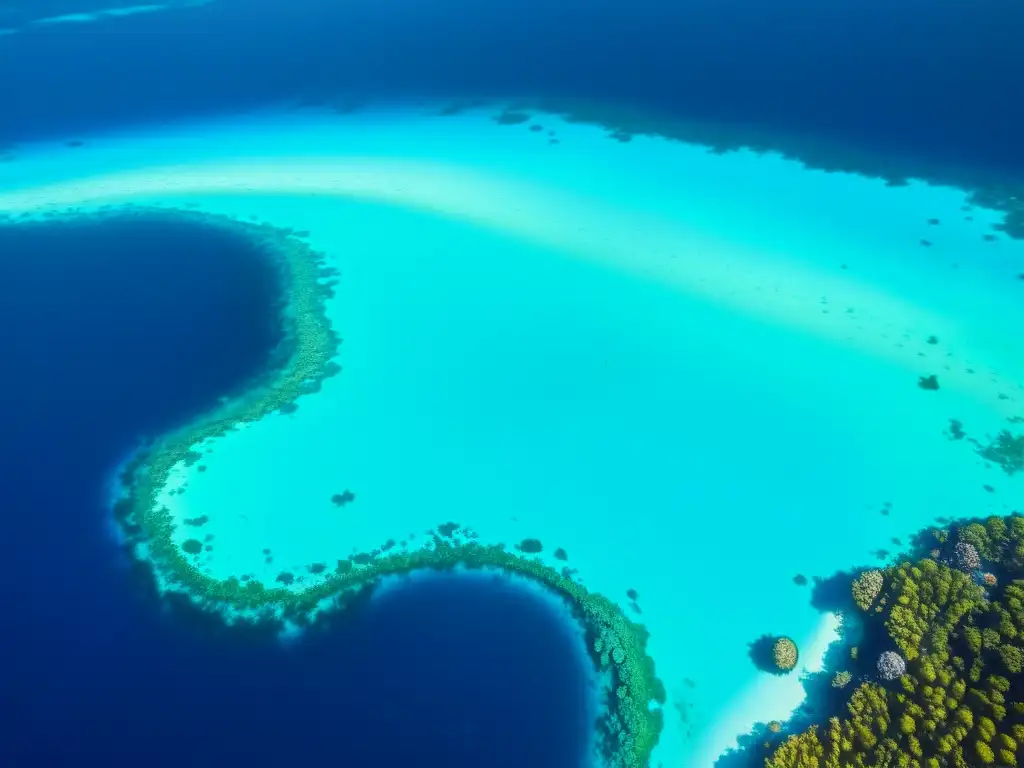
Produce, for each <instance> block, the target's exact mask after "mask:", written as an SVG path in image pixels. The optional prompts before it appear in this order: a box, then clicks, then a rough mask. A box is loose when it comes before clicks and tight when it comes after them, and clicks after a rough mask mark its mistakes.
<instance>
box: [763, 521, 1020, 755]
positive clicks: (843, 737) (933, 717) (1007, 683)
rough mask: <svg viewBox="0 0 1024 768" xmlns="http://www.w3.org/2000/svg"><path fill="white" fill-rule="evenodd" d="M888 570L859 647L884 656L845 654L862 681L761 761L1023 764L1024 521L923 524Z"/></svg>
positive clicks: (853, 675) (774, 746) (866, 615)
mask: <svg viewBox="0 0 1024 768" xmlns="http://www.w3.org/2000/svg"><path fill="white" fill-rule="evenodd" d="M983 564H984V566H985V567H986V568H987V569H988V571H987V573H986V574H984V575H979V574H978V573H977V572H978V569H980V568H981V567H982V565H983ZM882 575H883V582H884V584H883V589H882V591H881V593H880V595H879V597H878V600H877V603H876V604H875V607H874V609H873V610H870V611H867V612H865V613H863V614H862V615H861V619H862V622H863V627H862V631H863V638H862V639H861V641H860V642H861V645H863V646H866V647H869V648H873V649H877V651H878V653H879V655H878V656H877V657H875V656H874V655H873V654H872V656H870V657H868V658H872V659H874V658H877V662H876V663H875V664H874V665H872V666H867V665H866V664H865V663H863V662H865V661H867V659H866V658H865V654H863V653H862V654H860V661H859V660H858V658H856V657H853V656H852V654H851V658H850V659H849V660H844V662H843V663H844V664H850V665H851V670H850V671H851V679H852V680H855V681H857V685H855V686H853V685H851V686H850V689H851V691H850V693H849V695H848V696H846V695H845V691H843V692H842V694H843V695H842V697H841V698H839V699H837V700H836V701H835V702H834V703H835V704H836V707H835V708H833V710H832V711H831V712H828V711H817V712H816V714H815V718H816V722H815V723H814V724H811V725H808V726H807V727H806V728H805V729H804V730H802V731H801V732H799V733H795V734H792V735H790V736H788V737H787V738H785V740H784V741H781V742H779V741H778V739H776V740H775V741H774V742H771V743H769V746H768V751H767V753H766V755H765V762H764V765H765V766H766V768H869V767H875V766H877V767H878V768H889V767H890V766H892V767H893V768H984V766H992V767H993V768H1009V767H1011V766H1017V765H1018V764H1019V762H1020V761H1021V759H1022V758H1024V517H1022V516H1021V515H1018V514H1013V515H1010V516H1008V517H990V518H988V519H986V520H975V521H968V522H963V523H958V524H955V525H952V526H951V527H950V528H949V529H948V530H943V529H931V530H928V531H926V532H924V533H922V534H920V535H919V536H918V537H917V541H916V546H915V551H914V553H913V555H912V556H908V557H907V558H905V559H904V560H903V561H902V562H899V563H897V564H894V565H892V566H889V567H888V568H886V569H884V571H883V572H882ZM985 576H991V577H992V578H991V579H986V578H985ZM978 582H980V583H978ZM998 585H1002V586H998ZM837 677H838V676H837ZM839 693H840V692H839V691H837V692H836V694H837V695H839ZM778 738H779V739H781V738H782V736H779V737H778Z"/></svg>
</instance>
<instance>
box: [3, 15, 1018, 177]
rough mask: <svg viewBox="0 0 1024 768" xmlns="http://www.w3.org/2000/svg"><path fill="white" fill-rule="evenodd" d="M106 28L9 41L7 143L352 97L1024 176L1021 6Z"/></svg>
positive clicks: (323, 18)
mask: <svg viewBox="0 0 1024 768" xmlns="http://www.w3.org/2000/svg"><path fill="white" fill-rule="evenodd" d="M23 5H25V6H29V5H30V3H28V2H27V1H26V2H25V3H24V4H23ZM57 5H61V6H76V5H77V6H79V7H82V6H84V7H91V6H95V5H97V3H94V2H92V1H91V0H77V2H76V1H75V0H65V1H64V2H61V3H57ZM99 5H102V3H101V4H99ZM0 26H2V25H0ZM89 27H91V28H82V27H76V26H73V25H72V26H70V27H49V28H37V29H35V30H34V31H33V32H31V34H21V35H14V36H11V37H8V38H6V39H3V38H0V107H2V111H0V115H2V118H0V143H3V141H4V140H5V139H7V140H12V139H19V138H26V137H31V136H38V135H40V134H56V135H60V136H66V135H67V134H68V133H73V132H78V131H82V132H85V131H90V130H94V129H103V128H105V127H107V126H109V125H111V124H115V125H116V124H121V123H125V122H129V123H136V122H139V121H142V122H146V121H154V120H165V119H190V118H192V117H194V116H195V115H198V114H208V113H217V112H234V111H237V110H240V109H247V108H251V107H254V106H259V105H262V104H264V103H266V101H267V100H268V99H274V98H285V97H293V96H297V95H299V94H309V93H320V94H328V95H329V94H331V93H333V92H336V91H339V90H340V91H343V92H354V93H357V94H365V95H368V96H374V97H378V98H385V99H386V98H389V97H394V98H397V97H401V96H404V95H409V94H412V95H421V94H425V93H436V94H440V95H442V96H446V97H447V96H453V95H460V94H464V93H478V94H484V95H505V94H508V93H512V94H523V95H529V96H537V95H542V94H555V95H560V96H566V95H570V96H572V95H575V96H584V95H585V96H591V97H602V98H606V99H611V100H614V101H622V100H625V101H628V102H630V103H633V104H637V105H639V106H641V107H648V108H656V109H658V110H659V111H663V112H666V113H668V114H671V115H675V116H678V117H684V118H688V119H696V120H711V121H720V120H729V121H738V122H740V123H742V124H745V125H748V126H756V127H758V128H764V129H771V130H773V131H781V132H783V133H785V134H793V135H809V136H811V137H812V138H814V137H826V138H829V139H832V140H837V139H838V140H841V141H843V142H848V143H850V144H852V145H854V146H855V147H859V148H863V149H867V150H870V151H876V152H885V153H887V154H892V153H895V154H900V155H914V156H921V157H922V158H923V159H924V160H925V161H927V162H931V163H936V164H940V165H945V164H952V165H956V166H960V165H966V166H983V167H985V168H987V169H991V170H996V171H1002V172H1008V171H1019V170H1021V169H1022V168H1024V142H1021V141H1019V136H1020V134H1021V129H1022V120H1024V117H1022V113H1024V110H1021V108H1020V98H1019V94H1020V93H1021V92H1022V91H1024V45H1021V42H1020V41H1021V40H1022V39H1024V4H1021V3H1019V2H1014V0H977V2H966V1H965V0H900V1H899V2H892V0H833V1H832V2H812V1H811V0H676V2H668V1H667V0H559V2H549V1H548V0H488V2H479V1H478V0H430V1H429V2H411V1H410V0H346V2H336V0H217V2H214V3H213V4H211V5H209V6H206V7H204V8H199V9H186V10H179V11H174V12H170V13H160V14H153V15H149V16H138V17H134V18H130V19H122V20H119V21H116V22H110V23H107V24H103V25H89Z"/></svg>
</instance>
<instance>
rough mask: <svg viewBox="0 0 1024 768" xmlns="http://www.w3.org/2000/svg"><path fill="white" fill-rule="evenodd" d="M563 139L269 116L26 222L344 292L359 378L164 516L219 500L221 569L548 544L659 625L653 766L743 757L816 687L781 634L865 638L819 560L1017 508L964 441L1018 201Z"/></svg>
mask: <svg viewBox="0 0 1024 768" xmlns="http://www.w3.org/2000/svg"><path fill="white" fill-rule="evenodd" d="M535 123H536V124H539V125H542V126H543V129H542V130H530V128H529V125H530V124H522V125H499V124H498V123H497V122H495V121H494V119H493V110H481V111H479V112H467V113H462V114H458V115H454V116H447V117H438V116H435V115H431V114H429V113H428V112H427V111H424V110H412V109H409V110H395V111H390V112H383V111H382V112H363V113H356V114H353V115H347V116H342V117H339V116H335V115H330V116H327V115H320V114H317V113H305V114H303V113H290V114H283V113H270V114H264V115H259V116H249V117H247V118H245V119H239V120H237V121H228V122H222V123H217V124H208V125H201V126H200V125H181V126H176V127H171V128H167V129H164V130H161V131H154V132H150V133H145V134H142V133H131V134H129V133H126V134H123V135H119V136H106V137H93V138H90V139H88V140H87V141H86V143H85V146H82V147H78V148H74V149H71V148H54V147H50V146H46V147H43V146H40V147H25V148H23V149H22V151H21V152H19V154H18V155H17V157H16V158H15V160H14V161H13V162H10V163H8V164H6V165H5V166H4V170H5V173H4V181H3V189H2V190H0V211H9V212H17V211H22V210H31V209H33V208H35V207H36V206H55V207H57V208H63V207H65V206H88V205H93V204H95V205H104V204H111V203H121V202H138V203H144V204H147V205H153V204H156V205H163V206H168V207H185V206H188V207H190V208H191V207H198V208H199V209H201V210H204V211H210V212H213V213H226V214H229V215H234V216H238V217H239V218H243V219H246V220H250V219H253V218H255V219H258V220H261V221H266V222H269V223H271V224H274V225H279V226H284V227H291V228H294V229H297V230H305V231H308V233H309V235H308V240H309V242H310V244H311V245H312V246H313V247H314V248H316V249H318V250H322V251H324V252H325V253H326V254H327V256H328V259H329V262H330V263H331V265H333V266H336V267H337V268H338V269H339V270H340V271H341V277H340V282H339V283H338V285H337V287H336V295H335V296H334V297H333V298H332V299H331V303H330V305H329V313H330V317H331V320H332V322H333V323H334V324H335V327H336V329H337V330H338V332H339V333H340V335H341V336H342V337H343V339H344V343H343V344H342V347H341V352H340V355H339V357H338V363H339V364H340V365H341V366H342V368H343V371H342V374H341V375H340V376H337V377H334V378H332V379H329V380H328V381H326V382H325V384H324V386H323V389H322V390H321V391H320V392H318V393H316V394H314V395H311V396H308V397H305V398H302V399H300V401H299V403H298V405H299V408H298V410H297V411H296V412H295V413H293V414H289V415H274V416H271V417H268V418H266V419H264V420H263V421H261V422H259V423H258V424H255V425H252V426H250V427H247V428H245V429H243V430H240V431H238V432H234V433H231V434H230V435H228V436H226V437H224V438H221V439H218V440H216V441H214V444H212V445H208V446H202V447H201V450H203V452H204V454H205V455H204V459H203V462H202V466H203V467H204V470H203V471H201V472H200V471H199V465H193V466H192V467H189V468H185V467H182V468H181V469H180V472H178V473H177V476H176V481H177V482H178V483H180V484H185V485H186V486H187V487H186V488H185V490H186V492H185V493H184V494H179V493H177V492H176V493H175V494H174V495H165V496H164V497H163V499H162V500H163V501H164V502H165V503H166V504H167V505H168V506H169V507H170V508H171V509H172V513H173V514H174V515H175V517H176V518H177V519H178V520H180V521H181V522H182V524H181V525H180V527H179V530H178V531H177V532H176V538H177V541H178V542H179V543H183V542H184V541H186V540H187V539H189V538H190V537H191V536H192V535H193V534H194V531H193V530H192V527H190V526H188V525H186V524H184V520H186V519H195V518H197V517H201V516H204V515H205V516H207V517H208V518H209V522H207V523H206V524H205V525H204V526H202V531H203V533H204V535H205V534H213V535H214V537H215V538H214V545H213V549H212V551H210V552H208V553H205V554H203V555H201V556H200V559H199V562H200V565H201V567H202V568H203V569H204V570H205V571H206V572H208V573H209V574H210V575H212V576H215V577H217V578H227V577H229V576H240V575H243V574H249V575H251V576H252V577H253V578H257V579H259V580H261V581H263V582H265V583H268V584H269V583H274V582H275V580H276V579H277V578H278V576H279V575H280V574H282V573H290V574H293V575H294V576H296V577H301V579H302V580H301V581H299V579H298V578H296V581H295V582H294V583H293V586H294V588H301V587H302V586H308V585H309V584H311V583H315V581H316V579H317V576H316V574H314V573H312V572H311V569H310V566H312V565H314V564H316V563H322V562H327V563H333V562H334V561H335V560H337V559H338V558H342V557H346V556H348V555H351V554H353V553H355V552H362V551H368V550H371V549H374V548H377V547H380V546H381V545H382V544H384V543H385V542H386V541H388V540H391V539H393V540H395V541H396V543H398V546H401V544H400V542H403V541H404V542H405V543H406V544H405V545H406V546H407V547H409V548H415V547H417V546H419V544H420V543H422V542H424V541H426V540H428V539H429V538H430V537H429V535H428V533H427V532H428V531H429V530H432V529H436V526H438V525H439V524H441V523H444V522H446V521H453V522H457V523H459V524H461V525H463V526H467V527H468V528H470V529H472V530H473V531H475V532H476V533H477V534H478V535H479V537H480V541H481V542H483V543H493V542H502V543H505V544H507V545H509V546H510V547H511V546H514V545H515V544H516V543H518V542H520V541H522V540H523V539H526V538H537V539H539V540H541V542H543V545H544V551H543V552H542V553H541V557H542V558H545V559H546V560H548V561H550V562H551V564H552V565H556V566H558V567H561V566H563V565H568V566H569V567H571V568H574V569H577V570H578V575H579V578H580V579H581V580H582V581H583V583H584V584H585V585H586V586H587V587H588V588H589V589H592V590H595V591H597V592H600V593H603V594H605V595H607V596H608V597H610V598H612V599H614V600H616V601H618V602H620V604H621V605H622V606H623V607H624V609H625V611H626V613H627V615H630V616H631V617H633V618H635V619H636V620H638V621H641V622H642V623H644V624H645V625H646V627H647V628H648V629H649V630H650V632H651V642H650V646H649V648H648V650H649V652H650V653H651V654H652V655H653V657H654V659H655V662H656V665H657V672H658V675H659V677H660V678H661V679H662V680H663V681H664V683H665V685H666V688H667V689H668V695H669V699H668V702H667V703H666V705H665V712H666V717H665V726H666V727H665V731H664V733H663V735H662V740H661V744H660V745H659V747H658V750H657V752H656V754H655V763H657V761H659V760H660V761H662V762H664V763H665V764H679V763H683V764H687V765H710V764H712V763H713V762H714V760H715V758H716V757H717V755H718V754H720V753H721V752H722V751H723V750H724V749H726V748H728V747H730V746H731V745H733V744H734V741H735V738H736V737H737V736H738V735H740V734H742V733H745V732H746V731H747V730H749V728H750V727H751V726H752V725H753V724H754V723H755V722H756V721H766V720H770V719H774V718H785V717H786V716H787V715H788V714H789V713H790V712H791V711H792V709H793V708H794V707H796V706H797V705H798V704H799V703H800V701H801V699H802V689H801V686H800V684H799V680H798V676H797V675H796V674H794V675H791V676H789V677H785V678H776V677H770V676H766V675H764V674H763V673H760V672H758V671H757V670H756V669H755V668H754V667H753V665H752V664H751V661H750V659H749V657H748V644H749V643H750V642H752V641H753V640H755V639H757V638H758V637H760V636H761V635H762V634H764V633H780V634H787V635H790V636H792V637H793V638H795V639H796V640H797V642H798V644H799V645H800V648H801V652H802V653H801V668H805V667H806V668H814V667H815V666H816V664H817V663H818V661H819V659H820V656H821V653H822V651H823V648H824V645H825V644H827V642H828V641H829V640H830V639H831V638H832V637H834V627H835V619H834V618H833V617H831V616H828V615H823V614H822V613H821V612H820V611H818V610H817V609H815V608H814V607H813V606H812V605H811V589H810V587H807V586H798V585H796V584H794V582H793V577H794V576H795V575H797V574H804V575H807V576H808V577H814V576H820V577H827V576H829V575H831V574H832V573H834V572H835V571H837V570H839V569H843V568H848V567H851V566H854V565H860V564H871V563H878V562H881V560H880V559H879V558H878V554H877V552H878V550H887V551H890V552H897V551H899V550H900V548H901V547H900V546H898V545H896V544H895V543H894V542H893V539H894V538H896V539H898V540H900V541H901V542H903V543H906V542H907V540H908V538H909V536H910V535H911V534H912V533H914V532H915V531H917V530H919V529H920V528H922V527H924V526H926V525H928V524H929V523H931V522H933V521H934V520H935V518H936V517H942V516H951V517H955V516H963V515H981V514H988V513H995V512H1003V513H1005V512H1006V511H1009V510H1010V509H1012V508H1013V505H1015V504H1019V500H1020V498H1021V490H1022V481H1021V480H1020V478H1019V476H1016V477H1013V478H1010V477H1007V476H1006V475H1005V474H1003V473H1002V472H1001V471H1000V470H999V469H998V468H996V467H986V466H985V464H984V463H983V462H981V461H980V460H979V459H978V458H977V457H976V456H975V455H974V454H973V453H972V451H971V449H970V446H969V445H967V444H966V443H965V442H963V441H960V442H957V441H951V440H949V439H948V438H947V437H946V436H945V435H944V434H943V431H944V429H945V428H946V427H947V425H948V423H949V420H950V419H951V418H957V419H960V420H962V421H963V423H964V426H965V428H966V429H967V430H968V432H969V433H970V434H972V435H976V436H979V437H982V436H983V435H984V434H985V433H990V434H992V433H995V432H997V431H998V430H999V429H1002V428H1005V427H1006V426H1007V422H1006V419H1007V418H1008V417H1013V416H1017V415H1021V409H1020V397H1021V386H1020V382H1022V381H1024V371H1022V370H1021V369H1022V367H1024V355H1022V354H1021V352H1022V350H1021V343H1020V341H1019V338H1016V339H1015V338H1014V329H1015V328H1019V327H1022V318H1021V317H1020V315H1021V314H1024V313H1022V311H1021V310H1020V309H1019V307H1020V306H1021V302H1020V298H1021V290H1022V287H1024V286H1022V284H1021V283H1020V281H1019V280H1017V279H1016V274H1017V273H1019V272H1021V271H1024V247H1022V246H1021V243H1019V242H1016V241H1010V240H1007V239H1005V238H1003V237H1002V236H1001V235H1000V236H998V237H997V239H996V241H995V242H989V241H987V240H985V239H984V238H983V236H984V235H986V234H990V233H992V229H991V226H992V224H994V223H996V222H998V220H999V215H998V214H997V213H995V212H991V211H983V210H972V211H970V212H967V211H964V210H961V209H962V207H963V206H964V205H965V204H966V197H965V194H964V193H962V192H958V191H956V190H951V189H936V188H930V187H927V186H925V185H920V184H911V185H910V186H907V187H887V186H885V184H884V183H883V182H881V181H877V180H871V179H864V178H859V177H854V176H849V175H839V174H831V175H829V174H824V173H821V172H815V171H807V170H805V169H803V168H801V166H799V165H798V164H797V163H793V162H789V161H783V160H781V159H779V158H777V157H773V156H770V155H767V156H757V155H754V154H753V153H746V152H741V153H735V154H730V155H713V154H710V153H707V152H706V151H704V150H703V149H701V148H698V147H692V146H687V145H684V144H681V143H678V142H669V141H665V140H661V139H654V138H641V137H638V138H634V139H633V140H632V141H630V142H626V143H624V142H618V141H614V140H611V139H609V138H608V136H607V135H606V132H605V131H603V130H602V129H599V128H596V127H590V126H585V125H569V124H566V123H564V122H563V121H561V120H560V119H558V118H556V117H553V116H549V115H538V116H536V118H535ZM552 130H553V131H554V136H549V134H548V131H552ZM552 138H556V139H557V141H558V142H559V143H557V144H552V143H550V142H551V140H552ZM967 216H970V217H971V218H972V220H971V221H968V220H966V218H967ZM931 219H937V220H938V224H932V223H929V220H931ZM922 240H926V241H928V242H929V243H930V245H927V246H926V245H923V244H922ZM931 337H935V340H936V342H937V343H929V342H930V339H931ZM927 375H936V376H937V377H938V380H939V383H940V389H939V390H938V391H926V390H923V389H921V388H920V387H919V386H918V378H919V377H920V376H927ZM210 449H212V451H211V450H210ZM986 485H988V486H991V487H992V488H993V489H994V491H988V490H986V489H985V488H984V486H986ZM175 487H180V486H175ZM170 490H172V489H171V488H169V489H168V491H170ZM345 490H351V491H352V492H353V493H354V494H355V500H354V501H353V502H352V503H351V504H348V505H345V506H343V507H340V508H339V507H338V506H337V505H336V504H333V503H332V502H331V498H332V496H334V495H335V494H339V493H342V492H343V491H345ZM884 512H885V513H887V514H884ZM559 547H560V548H564V549H565V551H566V552H567V554H568V560H567V561H566V562H564V563H563V562H562V561H560V560H557V559H555V558H554V557H553V553H554V551H555V549H556V548H559ZM265 549H269V550H270V551H271V555H270V556H269V557H270V560H271V562H269V563H268V562H267V560H268V556H267V555H266V554H265V553H264V550H265ZM628 590H636V592H637V593H638V599H637V601H636V603H637V606H638V607H639V609H640V611H642V613H638V612H637V610H636V608H634V607H633V606H632V605H631V603H632V601H631V600H630V598H629V597H628V596H627V591H628ZM798 672H799V670H798Z"/></svg>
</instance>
